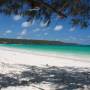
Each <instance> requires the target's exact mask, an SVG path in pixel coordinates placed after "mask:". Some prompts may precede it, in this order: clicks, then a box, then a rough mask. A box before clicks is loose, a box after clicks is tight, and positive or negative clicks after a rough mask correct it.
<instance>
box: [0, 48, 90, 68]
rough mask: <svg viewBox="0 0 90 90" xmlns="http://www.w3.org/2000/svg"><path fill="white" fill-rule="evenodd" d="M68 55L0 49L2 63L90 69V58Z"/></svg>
mask: <svg viewBox="0 0 90 90" xmlns="http://www.w3.org/2000/svg"><path fill="white" fill-rule="evenodd" d="M75 57H76V56H73V55H71V56H70V55H69V56H68V54H67V55H66V54H59V55H57V54H52V53H44V52H37V51H36V52H35V51H26V50H21V49H16V48H8V47H0V62H7V63H12V64H27V65H36V66H43V65H51V66H59V67H60V66H62V67H63V66H68V67H90V61H89V60H90V57H87V58H88V59H86V60H84V59H82V57H76V58H75Z"/></svg>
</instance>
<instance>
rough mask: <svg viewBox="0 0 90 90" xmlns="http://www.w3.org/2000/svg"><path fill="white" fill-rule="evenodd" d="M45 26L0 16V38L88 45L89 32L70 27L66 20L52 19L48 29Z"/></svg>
mask: <svg viewBox="0 0 90 90" xmlns="http://www.w3.org/2000/svg"><path fill="white" fill-rule="evenodd" d="M45 25H46V24H44V23H43V22H39V21H36V20H34V21H33V23H32V24H31V22H27V21H26V19H25V18H23V17H22V16H19V15H16V16H5V15H3V14H1V15H0V38H17V39H35V40H36V39H37V40H56V41H64V42H74V43H81V44H90V30H89V28H90V27H88V28H87V29H81V28H80V27H72V26H71V24H70V21H69V19H68V20H59V19H58V18H56V17H54V16H53V17H52V22H51V24H50V25H49V26H48V27H45Z"/></svg>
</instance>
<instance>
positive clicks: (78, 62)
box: [0, 47, 90, 90]
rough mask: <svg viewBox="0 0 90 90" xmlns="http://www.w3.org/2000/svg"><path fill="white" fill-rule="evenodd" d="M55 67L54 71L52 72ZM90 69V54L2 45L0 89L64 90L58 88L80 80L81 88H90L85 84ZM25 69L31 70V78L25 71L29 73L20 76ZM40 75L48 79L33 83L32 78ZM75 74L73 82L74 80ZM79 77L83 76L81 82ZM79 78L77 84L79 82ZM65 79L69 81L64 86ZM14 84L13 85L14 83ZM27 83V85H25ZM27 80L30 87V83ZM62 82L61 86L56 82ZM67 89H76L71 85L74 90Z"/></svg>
mask: <svg viewBox="0 0 90 90" xmlns="http://www.w3.org/2000/svg"><path fill="white" fill-rule="evenodd" d="M53 66H54V67H53ZM53 70H54V73H53V72H52V71H53ZM89 71H90V57H89V56H88V57H84V56H83V57H82V56H75V55H70V54H54V53H46V52H37V51H36V52H35V51H25V50H20V49H16V48H7V47H0V75H1V76H0V85H1V86H2V87H0V88H2V89H1V90H21V89H22V90H64V89H56V88H64V87H66V86H67V88H71V86H69V85H71V83H72V84H73V83H75V85H76V86H77V85H78V83H82V84H81V86H80V87H82V88H84V89H83V90H90V88H89V85H84V83H85V82H89V81H90V79H89V78H88V79H87V77H88V76H89V74H88V72H89ZM24 72H26V73H29V74H30V75H29V77H28V76H27V74H26V73H25V75H26V76H24V77H21V76H22V75H23V73H24ZM48 72H49V73H48ZM32 73H34V75H32ZM52 73H53V74H52ZM84 73H86V74H84ZM87 75H88V76H87ZM3 76H4V78H3ZM34 76H35V77H34ZM39 77H40V78H41V77H42V78H43V77H44V78H45V79H44V80H43V79H42V80H41V82H40V83H37V84H35V83H33V84H30V83H31V82H32V81H31V79H32V78H34V79H35V78H36V79H35V82H36V81H37V80H39V79H38V78H39ZM72 77H73V82H72V80H71V78H72ZM5 78H6V79H5ZM8 78H9V79H8ZM85 78H86V79H85ZM78 79H80V80H81V81H79V80H78ZM9 80H11V82H9ZM13 80H14V81H13ZM15 80H16V81H17V84H16V82H15ZM45 80H46V81H45ZM47 80H49V81H47ZM54 80H55V81H54ZM58 80H60V81H59V82H58V83H56V81H58ZM61 80H62V81H61ZM70 80H71V81H70ZM74 80H75V81H74ZM76 80H77V82H78V83H76ZM39 81H40V80H39ZM66 81H67V83H68V84H67V83H66V85H65V82H66ZM20 82H24V83H22V85H21V86H20V85H19V83H20ZM12 83H13V84H14V85H12ZM25 83H26V86H24V85H23V84H25ZM28 83H29V86H27V84H28ZM60 83H61V85H59V87H57V85H58V84H60ZM5 85H6V86H5ZM15 85H16V86H15ZM82 85H83V86H82ZM4 87H5V88H4ZM80 87H79V89H78V90H82V89H80ZM67 88H66V89H65V90H74V88H75V86H72V88H73V89H67ZM85 88H86V89H85ZM87 88H89V89H87ZM75 90H76V89H75Z"/></svg>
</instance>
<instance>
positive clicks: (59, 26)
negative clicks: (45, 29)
mask: <svg viewBox="0 0 90 90" xmlns="http://www.w3.org/2000/svg"><path fill="white" fill-rule="evenodd" d="M62 29H63V25H57V26H56V27H55V28H54V30H55V31H60V30H62Z"/></svg>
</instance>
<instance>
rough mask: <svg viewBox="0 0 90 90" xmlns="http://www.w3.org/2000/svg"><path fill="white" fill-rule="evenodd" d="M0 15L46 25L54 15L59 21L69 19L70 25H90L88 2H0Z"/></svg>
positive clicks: (54, 0)
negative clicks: (17, 17)
mask: <svg viewBox="0 0 90 90" xmlns="http://www.w3.org/2000/svg"><path fill="white" fill-rule="evenodd" d="M0 13H5V14H6V15H12V14H15V15H22V16H26V17H28V21H31V22H32V21H33V20H34V19H40V20H43V22H44V23H47V25H49V24H50V22H51V17H52V15H54V14H55V16H57V17H58V18H59V19H60V20H61V19H66V18H68V17H69V18H70V19H71V23H72V25H74V26H75V25H77V26H78V25H79V26H81V27H82V28H86V27H88V26H89V25H90V0H0Z"/></svg>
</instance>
